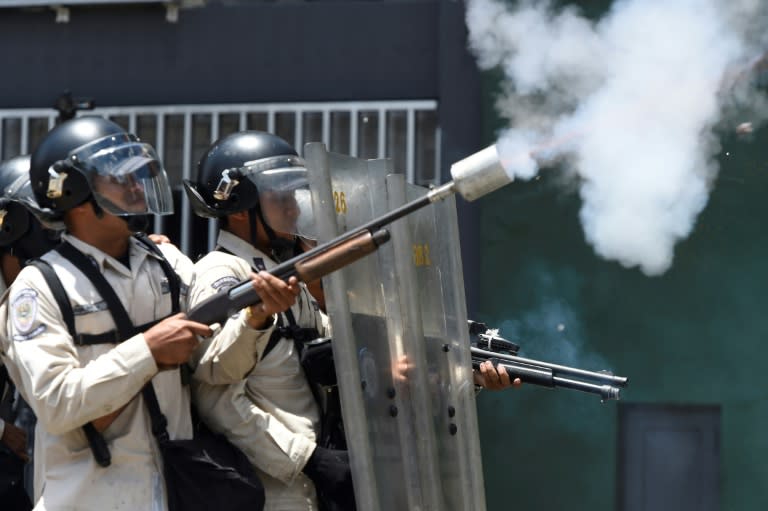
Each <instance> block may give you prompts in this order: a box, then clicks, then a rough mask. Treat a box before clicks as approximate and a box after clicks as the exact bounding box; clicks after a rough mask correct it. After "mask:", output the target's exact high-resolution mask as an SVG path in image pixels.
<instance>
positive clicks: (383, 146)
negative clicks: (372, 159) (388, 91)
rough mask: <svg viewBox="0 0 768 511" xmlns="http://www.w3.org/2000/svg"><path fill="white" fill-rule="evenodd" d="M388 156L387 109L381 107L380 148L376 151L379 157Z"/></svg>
mask: <svg viewBox="0 0 768 511" xmlns="http://www.w3.org/2000/svg"><path fill="white" fill-rule="evenodd" d="M386 156H387V111H386V110H384V108H380V109H379V149H378V151H376V157H377V158H386Z"/></svg>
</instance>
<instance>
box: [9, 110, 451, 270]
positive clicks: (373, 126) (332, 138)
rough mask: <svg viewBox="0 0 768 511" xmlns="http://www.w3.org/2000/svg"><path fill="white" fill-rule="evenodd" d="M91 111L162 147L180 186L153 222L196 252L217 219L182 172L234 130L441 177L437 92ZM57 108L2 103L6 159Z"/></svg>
mask: <svg viewBox="0 0 768 511" xmlns="http://www.w3.org/2000/svg"><path fill="white" fill-rule="evenodd" d="M92 113H93V114H97V115H103V116H105V117H107V118H109V119H112V120H113V121H115V122H117V123H118V124H120V125H121V126H123V127H125V128H126V129H127V130H128V131H129V132H131V133H135V134H136V135H138V136H139V137H140V138H141V139H142V140H144V141H147V142H149V143H151V144H152V145H154V147H155V149H157V151H158V154H159V155H160V157H161V158H162V159H163V163H164V165H165V168H166V170H167V171H168V176H169V178H170V181H171V184H172V186H173V189H174V200H175V203H176V208H175V211H176V213H175V214H174V215H172V216H169V217H157V218H155V225H154V230H155V231H156V232H163V233H165V234H167V235H168V236H169V237H171V239H172V240H173V241H174V242H176V243H178V244H179V246H180V248H181V250H182V251H183V252H185V253H186V254H188V255H189V256H191V257H193V258H194V257H196V256H198V255H199V254H202V253H205V252H207V251H209V250H210V249H212V248H213V244H214V243H215V237H214V236H215V231H216V225H215V223H214V222H213V221H206V220H203V219H200V218H197V217H195V216H194V215H193V214H192V211H191V209H190V207H189V203H188V200H187V197H186V195H185V194H184V192H183V190H182V185H181V183H182V179H189V178H193V177H194V175H195V172H194V167H195V165H196V163H197V161H198V160H199V159H200V157H201V156H202V154H203V153H204V152H205V150H206V149H207V148H208V146H209V145H210V144H211V143H212V142H213V141H215V140H217V139H219V138H220V137H223V136H225V135H227V134H229V133H233V132H236V131H241V130H245V129H255V130H263V131H268V132H270V133H275V134H277V135H279V136H280V137H282V138H284V139H286V140H288V141H289V142H292V143H293V145H294V146H295V147H296V149H297V151H299V153H301V152H302V148H303V147H304V144H305V143H307V142H323V143H324V144H325V145H326V147H328V149H329V150H330V151H333V152H338V153H343V154H349V155H352V156H357V157H360V158H385V157H386V158H391V159H392V160H393V162H394V167H395V169H396V170H397V171H398V172H401V173H403V174H405V176H406V179H407V180H408V181H409V182H411V183H415V184H420V185H430V184H438V183H439V181H440V158H439V155H440V128H439V126H438V122H437V102H436V101H433V100H421V101H369V102H335V103H290V104H283V103H271V104H270V103H267V104H231V105H167V106H127V107H109V108H97V109H95V110H94V111H93V112H92ZM56 116H57V112H56V111H55V110H53V109H13V110H0V160H5V159H8V158H11V157H13V156H17V155H19V154H28V153H29V152H31V151H32V150H33V149H34V147H35V145H36V144H37V143H38V142H39V141H40V140H41V139H42V137H43V136H44V135H45V134H46V133H47V132H48V130H50V129H51V128H52V127H53V126H54V125H55V121H56Z"/></svg>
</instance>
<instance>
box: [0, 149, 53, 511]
mask: <svg viewBox="0 0 768 511" xmlns="http://www.w3.org/2000/svg"><path fill="white" fill-rule="evenodd" d="M42 218H46V215H45V212H44V211H42V210H41V209H40V208H39V207H38V206H37V203H36V202H35V200H34V195H33V193H32V186H31V184H30V181H29V156H28V155H22V156H16V157H14V158H11V159H9V160H7V161H5V162H2V163H0V292H5V290H6V289H7V286H8V285H9V284H11V283H12V282H13V281H14V280H15V279H16V276H17V275H18V274H19V271H21V267H22V266H24V264H25V263H26V261H27V260H28V259H33V258H35V257H39V256H41V255H43V254H44V253H45V252H47V251H48V250H50V249H51V248H53V247H54V246H55V245H56V244H57V243H58V238H59V231H60V230H61V229H62V228H63V225H60V224H58V223H57V224H56V225H54V222H53V221H52V219H50V218H48V219H47V220H49V222H46V223H42V222H41V220H40V219H42ZM4 358H5V356H4V353H3V351H2V349H0V389H2V390H0V444H2V445H3V446H4V447H5V450H3V451H2V452H0V468H2V470H0V472H2V477H0V479H4V480H0V488H2V490H0V502H2V503H3V509H8V511H17V510H26V509H32V504H31V498H32V495H33V491H32V480H33V473H32V464H31V463H30V461H31V456H32V443H31V439H32V437H33V435H34V426H35V417H34V413H32V410H31V409H30V408H29V406H28V405H27V404H26V403H25V402H24V401H23V400H22V399H20V396H19V393H18V391H16V387H15V385H14V384H13V383H12V381H11V379H10V377H9V374H8V369H10V370H13V366H10V367H9V366H8V365H6V364H5V361H4ZM3 380H5V381H3ZM2 465H5V466H2Z"/></svg>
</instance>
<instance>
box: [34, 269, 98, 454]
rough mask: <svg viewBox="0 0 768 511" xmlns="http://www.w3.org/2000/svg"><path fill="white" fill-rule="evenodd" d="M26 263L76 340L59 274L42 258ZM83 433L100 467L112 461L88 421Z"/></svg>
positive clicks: (70, 309)
mask: <svg viewBox="0 0 768 511" xmlns="http://www.w3.org/2000/svg"><path fill="white" fill-rule="evenodd" d="M27 264H31V265H32V266H34V267H35V268H37V269H38V270H39V271H40V273H41V274H42V275H43V278H44V279H45V282H46V283H47V284H48V287H49V288H50V290H51V293H53V298H54V299H55V300H56V303H57V304H58V305H59V310H61V314H62V316H64V323H66V325H67V330H69V333H70V335H71V336H72V339H73V340H76V339H77V332H76V331H75V313H74V312H73V311H72V304H71V303H69V297H68V296H67V292H66V291H64V286H63V285H62V284H61V280H60V279H59V276H58V275H56V270H54V269H53V266H51V265H50V263H48V261H44V260H42V259H33V260H31V261H29V262H28V263H27ZM83 433H85V437H86V438H87V439H88V446H89V447H90V448H91V452H92V453H93V458H94V459H95V460H96V463H98V464H99V465H100V466H102V467H108V466H109V465H110V464H111V463H112V455H111V454H110V452H109V447H108V446H107V442H106V440H104V437H103V436H102V434H101V433H99V432H98V430H96V428H95V427H94V425H93V424H92V423H90V422H89V423H87V424H84V425H83Z"/></svg>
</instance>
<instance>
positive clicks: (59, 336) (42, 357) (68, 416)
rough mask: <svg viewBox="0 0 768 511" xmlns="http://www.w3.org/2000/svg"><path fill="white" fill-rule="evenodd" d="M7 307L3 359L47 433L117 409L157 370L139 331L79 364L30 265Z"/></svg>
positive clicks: (44, 287) (41, 281) (59, 431)
mask: <svg viewBox="0 0 768 511" xmlns="http://www.w3.org/2000/svg"><path fill="white" fill-rule="evenodd" d="M8 307H9V311H8V319H7V323H6V331H7V334H8V345H9V349H8V358H9V359H10V360H11V361H12V363H13V364H14V365H15V368H16V370H17V371H18V373H19V378H20V380H21V381H20V382H19V383H21V386H22V387H23V389H24V395H25V397H26V398H27V399H28V402H29V404H30V406H31V407H32V409H33V410H34V412H35V415H37V419H38V422H39V424H41V425H42V426H43V427H44V428H45V429H46V430H47V431H48V432H50V433H52V434H63V433H66V432H68V431H71V430H73V429H75V428H78V427H80V426H82V425H84V424H86V423H87V422H90V421H92V420H94V419H96V418H98V417H101V416H103V415H105V414H108V413H110V412H112V411H114V410H116V409H118V408H120V407H121V406H123V405H124V404H126V403H127V402H129V401H130V400H131V399H132V398H133V397H134V396H136V395H137V394H138V393H139V392H140V391H141V388H142V387H143V386H144V384H145V383H146V382H148V381H149V380H150V379H151V378H152V377H153V376H154V375H155V374H156V373H157V371H158V368H157V365H156V364H155V361H154V359H153V357H152V354H151V353H150V351H149V347H148V346H147V343H146V341H145V340H144V336H143V335H142V334H139V335H136V336H133V337H131V338H130V339H128V340H126V341H124V342H122V343H121V344H119V345H117V346H115V347H114V348H112V349H110V350H109V351H107V352H106V353H104V354H102V355H101V356H98V357H96V358H95V359H93V360H91V361H90V362H88V363H86V364H82V363H81V360H80V358H79V357H78V352H77V348H76V346H75V345H74V343H73V340H72V337H71V336H70V334H69V331H68V330H67V327H66V325H65V323H64V320H63V317H62V314H61V312H60V311H59V307H58V304H57V303H56V301H55V300H54V299H53V297H52V296H51V295H50V290H49V289H48V286H47V284H46V283H45V281H44V279H43V278H42V276H41V275H40V273H39V271H38V270H37V269H36V268H34V267H27V268H25V269H24V270H23V271H22V273H21V274H19V277H18V278H17V279H16V281H15V282H14V284H13V286H12V287H11V291H10V298H9V303H8Z"/></svg>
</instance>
